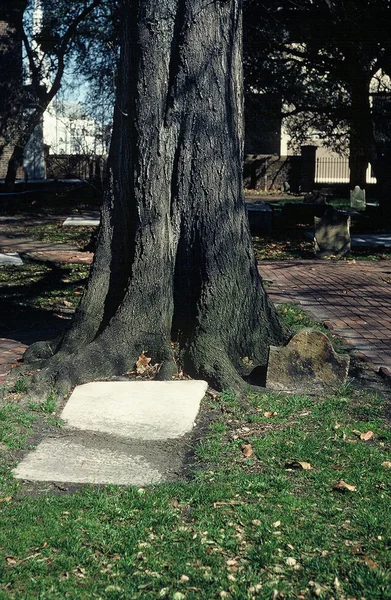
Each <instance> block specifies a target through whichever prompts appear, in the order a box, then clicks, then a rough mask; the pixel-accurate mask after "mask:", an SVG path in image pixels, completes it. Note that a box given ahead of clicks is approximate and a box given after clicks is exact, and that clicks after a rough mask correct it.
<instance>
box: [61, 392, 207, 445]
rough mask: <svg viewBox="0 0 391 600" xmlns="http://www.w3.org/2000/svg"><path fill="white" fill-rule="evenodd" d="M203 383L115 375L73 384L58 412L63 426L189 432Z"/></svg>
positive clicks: (146, 436)
mask: <svg viewBox="0 0 391 600" xmlns="http://www.w3.org/2000/svg"><path fill="white" fill-rule="evenodd" d="M207 387H208V384H207V383H206V382H205V381H115V382H93V383H86V384H85V385H80V386H78V387H77V388H76V389H75V390H74V392H73V394H72V395H71V397H70V399H69V400H68V402H67V404H66V406H65V408H64V410H63V412H62V413H61V415H60V416H61V418H62V419H64V421H65V422H66V426H67V427H73V428H76V429H86V430H90V431H101V432H106V433H111V434H113V435H117V436H123V437H126V438H132V439H142V440H162V439H172V438H178V437H181V436H183V435H185V434H186V433H188V432H190V431H191V430H192V428H193V426H194V421H195V419H196V416H197V414H198V411H199V407H200V402H201V400H202V398H203V396H204V395H205V392H206V390H207Z"/></svg>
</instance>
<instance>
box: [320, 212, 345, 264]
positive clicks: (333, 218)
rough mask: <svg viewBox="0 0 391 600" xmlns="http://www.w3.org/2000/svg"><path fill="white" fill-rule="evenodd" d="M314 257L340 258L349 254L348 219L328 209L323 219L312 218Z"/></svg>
mask: <svg viewBox="0 0 391 600" xmlns="http://www.w3.org/2000/svg"><path fill="white" fill-rule="evenodd" d="M314 227H315V235H314V241H315V255H316V256H317V257H318V258H327V257H329V256H335V257H341V256H345V255H346V254H349V252H350V217H349V216H348V215H346V214H343V213H341V212H339V211H338V210H335V208H328V209H327V210H326V212H325V213H324V215H323V217H320V218H319V217H314Z"/></svg>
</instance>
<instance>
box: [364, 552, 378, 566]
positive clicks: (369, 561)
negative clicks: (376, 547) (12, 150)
mask: <svg viewBox="0 0 391 600" xmlns="http://www.w3.org/2000/svg"><path fill="white" fill-rule="evenodd" d="M363 559H364V562H365V563H366V564H367V565H368V567H369V568H370V569H376V568H377V566H378V565H377V564H376V563H375V561H374V560H372V559H371V558H369V556H366V555H365V554H363Z"/></svg>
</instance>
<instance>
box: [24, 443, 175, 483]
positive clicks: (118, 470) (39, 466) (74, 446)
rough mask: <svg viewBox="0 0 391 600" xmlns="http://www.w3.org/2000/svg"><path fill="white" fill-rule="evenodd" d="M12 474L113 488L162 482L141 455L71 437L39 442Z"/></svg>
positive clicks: (162, 475)
mask: <svg viewBox="0 0 391 600" xmlns="http://www.w3.org/2000/svg"><path fill="white" fill-rule="evenodd" d="M106 444H107V441H106ZM13 474H14V476H15V477H16V478H17V479H24V480H28V481H57V482H62V483H93V484H115V485H149V484H153V483H158V482H160V481H162V480H163V479H165V477H164V473H162V472H161V471H160V470H159V469H158V468H156V467H155V466H154V465H152V464H151V463H150V462H149V461H148V459H147V458H145V456H143V455H142V454H138V453H129V451H127V449H126V448H122V449H121V448H118V446H115V445H114V446H113V447H107V446H106V447H105V446H104V445H102V444H91V443H88V442H87V443H85V442H83V441H80V440H77V439H76V440H74V439H73V438H72V437H71V438H70V439H67V438H55V439H46V440H44V441H42V442H41V443H40V444H39V445H38V446H37V448H36V449H35V450H34V451H32V452H30V453H29V454H28V455H27V456H26V457H25V458H24V459H23V460H22V462H21V463H20V464H19V465H18V466H17V467H16V469H14V471H13Z"/></svg>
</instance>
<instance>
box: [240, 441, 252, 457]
mask: <svg viewBox="0 0 391 600" xmlns="http://www.w3.org/2000/svg"><path fill="white" fill-rule="evenodd" d="M242 452H243V454H244V456H245V457H246V458H249V457H250V456H251V455H252V454H254V450H253V447H252V445H251V444H245V445H244V446H242Z"/></svg>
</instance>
